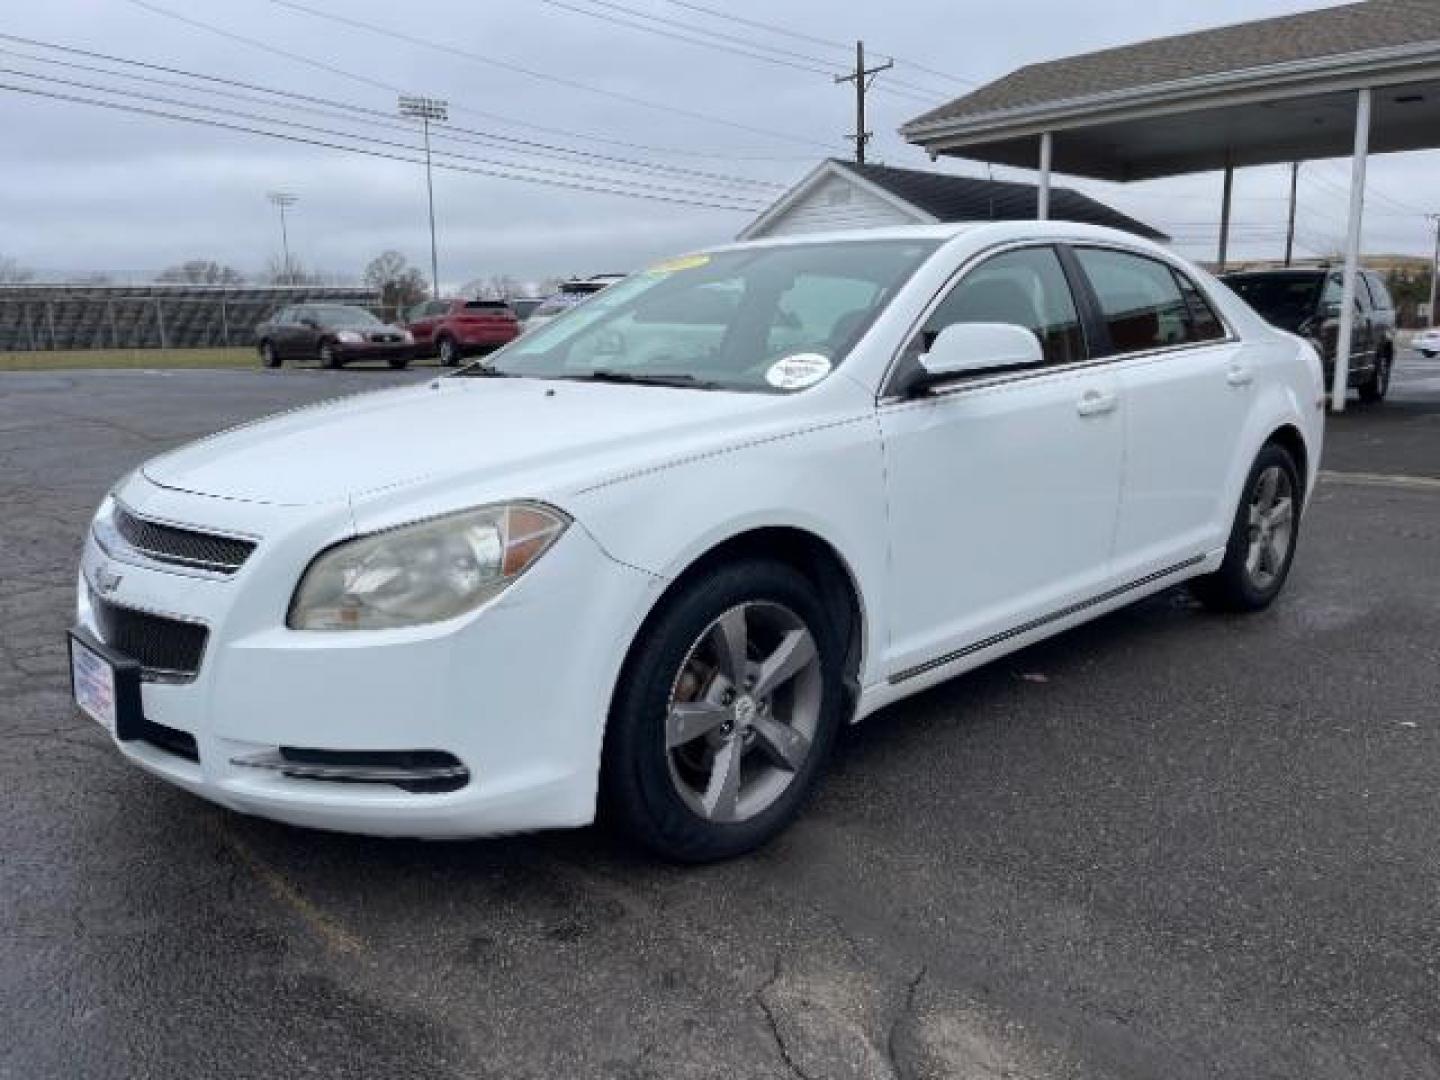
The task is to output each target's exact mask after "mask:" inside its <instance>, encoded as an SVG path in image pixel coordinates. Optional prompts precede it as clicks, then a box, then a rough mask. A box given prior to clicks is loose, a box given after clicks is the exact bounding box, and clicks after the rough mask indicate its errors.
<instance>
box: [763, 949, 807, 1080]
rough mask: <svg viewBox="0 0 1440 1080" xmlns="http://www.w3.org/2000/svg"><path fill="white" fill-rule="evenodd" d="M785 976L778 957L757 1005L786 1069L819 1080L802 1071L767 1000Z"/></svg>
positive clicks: (804, 1077) (802, 1078) (805, 1077)
mask: <svg viewBox="0 0 1440 1080" xmlns="http://www.w3.org/2000/svg"><path fill="white" fill-rule="evenodd" d="M783 974H784V973H783V971H782V970H781V965H780V957H778V956H777V957H776V958H775V971H774V974H772V975H771V976H770V978H768V979H766V980H765V982H764V983H763V984H762V985H761V986H760V987H759V988H758V989H757V990H756V991H755V994H754V998H755V1004H757V1005H758V1006H760V1012H761V1014H762V1015H764V1017H765V1022H766V1023H767V1024H768V1025H769V1026H770V1035H771V1037H772V1038H773V1039H774V1040H775V1049H776V1051H777V1052H778V1053H779V1054H780V1060H781V1061H783V1062H784V1063H785V1067H786V1068H787V1069H789V1070H790V1072H791V1073H792V1074H793V1075H795V1076H798V1077H800V1080H819V1078H818V1077H813V1076H811V1075H810V1074H809V1073H807V1072H806V1071H805V1070H804V1069H802V1068H801V1067H800V1063H799V1062H797V1061H796V1060H795V1057H794V1055H793V1054H792V1053H791V1052H790V1047H789V1045H788V1044H787V1043H786V1042H785V1036H784V1035H783V1034H781V1032H780V1020H779V1017H777V1016H776V1015H775V1010H774V1009H773V1008H771V1006H770V1003H769V1002H768V1001H766V1000H765V994H766V992H767V991H768V990H770V988H771V987H773V986H774V985H775V984H776V983H778V982H779V981H780V979H781V977H782V976H783Z"/></svg>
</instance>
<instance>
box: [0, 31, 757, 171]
mask: <svg viewBox="0 0 1440 1080" xmlns="http://www.w3.org/2000/svg"><path fill="white" fill-rule="evenodd" d="M0 39H5V40H19V41H23V42H25V43H26V44H28V45H31V46H32V47H39V48H47V49H54V50H59V51H61V52H64V53H67V54H78V55H83V56H86V57H93V58H96V59H100V60H103V61H105V62H106V63H110V64H120V65H128V66H132V67H138V68H142V69H145V70H158V71H163V72H166V73H168V74H173V75H179V76H181V77H182V78H186V79H192V80H201V81H204V82H207V83H216V84H219V87H216V86H194V85H191V84H189V83H184V82H178V81H175V80H172V79H161V78H156V77H153V76H147V75H138V74H135V73H133V72H129V71H114V70H110V69H107V68H102V67H96V66H94V65H91V64H81V63H76V62H74V61H67V60H58V59H55V58H53V57H43V56H32V55H28V54H26V53H22V52H17V51H15V50H12V49H5V48H0V54H4V55H8V56H14V57H19V58H21V59H24V60H27V61H29V62H31V63H40V64H48V65H52V66H56V67H62V68H66V69H70V70H79V71H87V72H90V73H92V74H100V75H106V76H109V77H111V78H122V79H128V80H131V81H133V82H139V83H143V84H146V85H155V86H166V87H171V88H174V89H183V90H189V91H192V92H199V93H204V94H211V95H214V96H218V97H224V98H228V99H231V100H238V101H244V102H247V103H249V104H256V105H264V106H267V107H275V106H277V105H279V106H280V107H283V108H286V109H289V110H292V111H296V112H305V113H311V114H314V115H319V116H324V117H327V118H329V119H339V120H347V121H351V122H360V123H367V124H371V125H374V126H376V127H382V128H387V129H390V130H395V131H407V132H408V131H409V130H410V129H409V127H408V126H407V125H405V124H401V123H398V122H396V121H395V120H394V119H393V118H392V117H391V116H390V114H388V113H383V112H381V111H380V110H378V109H371V108H367V107H365V106H363V105H356V104H352V103H349V102H343V101H334V100H332V99H329V98H319V97H314V96H312V95H308V94H299V93H294V92H292V91H286V90H277V89H275V88H273V87H266V86H260V85H257V84H255V83H247V82H240V81H237V80H232V79H223V78H220V77H218V76H214V75H205V74H202V73H200V72H193V71H186V70H184V69H182V68H172V67H167V66H164V65H158V64H147V63H143V62H141V61H136V60H128V59H125V58H123V57H117V56H111V55H108V54H105V53H92V52H89V51H88V50H84V49H71V48H68V47H66V46H61V45H53V44H49V43H46V42H35V41H32V40H30V39H25V38H18V37H16V36H15V35H12V34H4V33H0ZM221 87H224V88H221ZM229 87H240V88H243V89H245V90H251V91H256V92H258V93H261V94H266V95H271V96H272V97H278V98H284V99H288V100H286V101H284V102H275V101H271V100H268V99H266V98H259V97H255V96H253V95H252V94H249V93H237V92H236V91H235V90H232V89H228V88H229ZM321 106H323V107H321ZM337 110H343V111H337ZM435 127H436V128H437V130H439V131H440V132H441V134H438V135H436V138H437V139H444V140H446V141H450V142H456V143H463V144H468V145H475V146H490V147H492V148H499V149H510V148H511V147H512V146H519V147H521V148H522V150H523V152H524V153H528V154H533V155H535V156H539V157H550V158H558V159H559V160H569V159H570V157H578V158H581V159H585V160H588V161H595V162H600V163H603V167H605V168H610V169H618V170H622V171H623V170H630V171H635V170H643V171H647V172H656V173H661V174H672V175H675V176H682V177H694V178H696V179H700V180H705V181H707V182H713V183H715V184H717V185H723V186H738V187H751V188H759V189H769V190H778V189H780V188H782V187H783V186H784V185H781V184H776V183H774V182H772V181H768V180H754V179H751V178H749V177H740V176H732V175H728V174H725V173H715V172H709V171H706V170H702V169H687V168H684V167H683V166H678V165H668V164H663V163H658V162H645V161H637V160H635V159H633V158H623V157H616V156H614V155H610V154H600V153H597V152H595V151H589V150H579V149H575V148H573V147H565V146H557V145H553V144H550V143H544V142H539V141H537V140H533V139H521V138H517V137H515V136H510V135H500V134H497V133H494V132H486V131H476V130H473V129H470V128H465V127H459V126H456V125H452V124H437V125H435ZM452 132H453V133H454V134H451V133H452ZM465 136H472V137H471V138H466V137H465ZM495 144H499V146H498V147H496V146H495Z"/></svg>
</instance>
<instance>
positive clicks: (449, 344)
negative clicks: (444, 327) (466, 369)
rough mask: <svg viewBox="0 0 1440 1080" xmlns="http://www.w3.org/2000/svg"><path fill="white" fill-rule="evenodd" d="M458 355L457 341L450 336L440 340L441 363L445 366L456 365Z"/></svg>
mask: <svg viewBox="0 0 1440 1080" xmlns="http://www.w3.org/2000/svg"><path fill="white" fill-rule="evenodd" d="M456 359H457V357H456V355H455V343H454V342H453V341H451V340H450V339H449V338H443V339H442V340H441V342H440V363H441V365H442V366H443V367H454V366H455V361H456Z"/></svg>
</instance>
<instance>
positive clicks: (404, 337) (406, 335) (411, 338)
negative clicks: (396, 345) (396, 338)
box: [400, 330, 415, 345]
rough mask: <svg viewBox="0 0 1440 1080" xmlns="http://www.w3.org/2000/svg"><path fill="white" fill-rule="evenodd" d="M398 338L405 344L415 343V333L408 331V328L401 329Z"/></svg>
mask: <svg viewBox="0 0 1440 1080" xmlns="http://www.w3.org/2000/svg"><path fill="white" fill-rule="evenodd" d="M400 340H401V341H403V342H405V344H406V345H414V344H415V335H414V334H412V333H410V331H409V330H401V331H400Z"/></svg>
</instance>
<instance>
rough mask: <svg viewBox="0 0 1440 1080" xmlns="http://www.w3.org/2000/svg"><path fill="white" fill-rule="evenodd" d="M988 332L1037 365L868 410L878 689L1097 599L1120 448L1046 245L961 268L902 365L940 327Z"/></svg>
mask: <svg viewBox="0 0 1440 1080" xmlns="http://www.w3.org/2000/svg"><path fill="white" fill-rule="evenodd" d="M957 322H1002V323H1011V324H1015V325H1020V326H1024V327H1025V328H1026V329H1029V330H1032V331H1034V332H1035V333H1036V336H1037V337H1039V339H1040V342H1041V346H1042V348H1043V350H1044V354H1045V358H1046V362H1045V364H1044V365H1043V366H1041V367H1039V368H1031V369H1027V370H1024V371H1018V372H1017V371H1011V372H1008V373H1003V374H1001V373H989V374H979V375H976V376H972V377H970V378H962V379H957V380H956V381H954V382H953V383H950V384H948V385H945V386H942V387H937V388H935V390H934V391H933V392H932V393H929V394H927V395H926V396H924V397H920V398H895V399H886V400H883V401H882V402H881V404H880V407H879V414H878V416H879V421H880V430H881V434H882V437H883V439H884V448H885V462H886V488H887V500H888V519H889V530H890V549H891V566H890V574H891V589H890V593H891V625H890V632H891V654H890V658H889V664H888V666H889V676H890V679H891V681H892V682H903V681H906V680H907V679H910V678H914V677H917V676H920V675H924V674H926V673H928V672H930V671H933V670H936V669H938V668H940V667H944V666H947V665H949V664H951V663H953V662H957V661H960V660H963V659H965V658H966V657H969V656H975V655H978V654H982V653H983V652H984V651H985V650H986V649H988V648H990V647H992V646H995V645H998V644H999V643H1000V642H1002V641H1004V640H1008V638H1009V637H1010V636H1012V635H1013V634H1014V633H1017V632H1019V631H1020V628H1022V627H1025V626H1027V625H1033V626H1037V627H1038V626H1039V625H1043V624H1044V623H1045V622H1048V621H1050V620H1051V619H1054V618H1060V617H1063V615H1064V613H1065V611H1066V609H1067V607H1070V606H1071V605H1073V604H1075V603H1076V602H1077V601H1081V600H1084V599H1087V598H1090V597H1093V596H1095V595H1097V594H1099V593H1101V592H1103V591H1104V589H1105V588H1106V587H1107V583H1108V581H1109V578H1110V572H1109V559H1110V549H1111V543H1112V541H1113V539H1114V533H1115V520H1116V514H1117V511H1118V507H1119V500H1120V470H1121V456H1122V449H1123V429H1122V417H1121V412H1120V409H1121V402H1120V398H1119V393H1118V379H1117V376H1116V374H1115V372H1114V370H1113V368H1112V367H1110V366H1109V365H1105V364H1095V363H1091V362H1090V360H1091V357H1090V356H1089V354H1088V352H1087V349H1086V343H1085V337H1084V333H1083V331H1082V328H1081V321H1080V316H1079V313H1078V308H1077V305H1076V302H1075V298H1074V296H1073V295H1072V292H1071V288H1070V285H1069V283H1068V281H1067V277H1066V273H1065V270H1064V267H1063V266H1062V263H1061V260H1060V257H1059V254H1058V252H1057V251H1056V249H1055V248H1053V247H1051V246H1048V245H1042V246H1027V247H1019V248H1015V249H1012V250H1010V251H1005V252H1002V253H999V254H996V255H993V256H991V257H989V258H988V259H986V260H985V261H983V262H981V263H979V264H978V265H976V266H975V267H974V268H972V269H971V270H969V271H968V272H967V273H966V274H965V276H964V277H963V278H961V279H960V281H959V282H958V283H957V284H956V285H954V286H953V288H951V290H950V291H949V292H948V293H947V294H946V295H945V296H944V297H943V298H942V299H941V300H940V301H939V302H938V304H937V305H936V306H935V307H934V308H933V309H932V311H931V313H930V314H929V315H928V316H927V317H926V319H925V321H924V323H923V324H922V327H921V329H920V331H919V332H918V333H917V334H916V337H915V339H914V340H913V341H911V342H910V343H909V345H908V346H907V349H906V351H905V354H904V356H902V359H901V364H902V369H903V367H904V366H908V365H909V364H911V363H913V362H915V360H916V358H917V357H918V356H919V355H921V354H922V353H923V352H924V350H925V349H927V348H928V347H929V344H930V342H932V341H933V340H934V338H935V335H936V334H938V333H939V332H940V331H941V330H942V329H944V328H945V327H946V326H948V325H950V324H952V323H957Z"/></svg>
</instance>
